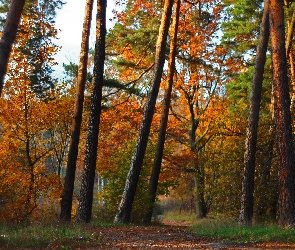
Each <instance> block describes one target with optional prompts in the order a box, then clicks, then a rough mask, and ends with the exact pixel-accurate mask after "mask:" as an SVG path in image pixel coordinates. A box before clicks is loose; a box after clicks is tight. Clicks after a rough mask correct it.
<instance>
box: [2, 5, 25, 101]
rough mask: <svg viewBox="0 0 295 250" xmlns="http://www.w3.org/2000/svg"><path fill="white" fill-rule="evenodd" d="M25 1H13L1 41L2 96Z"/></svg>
mask: <svg viewBox="0 0 295 250" xmlns="http://www.w3.org/2000/svg"><path fill="white" fill-rule="evenodd" d="M25 2H26V1H25V0H12V1H11V4H10V8H9V12H8V15H7V18H6V22H5V24H4V28H3V32H2V37H1V40H0V96H1V94H2V89H3V86H4V77H5V74H6V71H7V65H8V60H9V56H10V52H11V49H12V44H13V43H14V40H15V37H16V33H17V28H18V25H19V22H20V19H21V13H22V11H23V8H24V5H25Z"/></svg>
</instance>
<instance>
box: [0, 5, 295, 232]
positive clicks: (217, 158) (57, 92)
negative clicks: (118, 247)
mask: <svg viewBox="0 0 295 250" xmlns="http://www.w3.org/2000/svg"><path fill="white" fill-rule="evenodd" d="M65 4H67V3H66V2H64V1H62V0H51V1H47V0H34V1H25V0H1V1H0V13H1V15H0V26H1V39H0V94H1V97H0V159H1V160H0V222H1V223H2V222H3V223H19V222H22V221H38V220H41V219H42V220H47V221H61V222H70V221H77V222H86V223H88V222H90V221H91V219H92V217H93V216H100V217H101V218H104V219H105V220H108V221H112V222H115V223H125V224H128V223H130V222H132V223H144V224H150V223H151V222H152V220H153V218H154V216H155V215H157V213H158V214H159V213H161V212H162V210H164V211H169V210H177V211H179V212H180V213H181V212H182V211H186V212H190V213H193V214H194V216H195V217H196V218H204V217H207V216H211V217H218V216H226V217H231V218H234V219H235V220H236V221H237V222H239V223H241V224H245V225H251V224H252V223H253V222H271V223H277V224H278V225H280V226H281V227H282V228H288V227H294V225H295V155H294V138H293V136H294V131H295V130H294V129H295V128H294V127H293V125H292V123H293V120H294V115H295V58H294V55H295V54H294V53H295V52H294V47H293V44H294V42H293V38H294V24H295V3H294V2H293V1H291V0H284V1H283V0H264V1H262V0H255V1H254V0H133V1H131V0H117V1H116V3H115V8H114V10H113V11H112V14H113V16H112V17H111V21H112V22H113V24H114V25H113V27H112V28H110V29H107V28H106V23H107V21H108V20H107V17H106V8H107V1H106V0H97V2H94V1H93V0H85V10H81V11H85V13H84V16H85V18H84V23H83V30H81V35H82V43H81V52H80V58H79V63H78V64H77V63H75V62H69V63H66V64H65V63H64V64H63V65H60V62H58V61H57V60H56V54H57V52H58V51H59V50H60V49H61V48H60V47H58V46H57V45H56V39H58V37H59V32H61V31H60V30H58V29H57V28H56V26H55V18H56V15H57V11H58V10H59V9H61V8H62V7H63V6H64V5H65ZM94 9H96V15H94V14H93V12H94ZM92 19H94V20H95V23H96V27H91V20H92ZM65 21H66V20H65ZM92 31H94V32H96V34H95V37H96V40H95V46H94V47H91V44H90V42H89V39H90V32H92ZM56 65H60V66H61V67H62V69H63V73H62V75H61V76H56V74H55V72H54V66H56Z"/></svg>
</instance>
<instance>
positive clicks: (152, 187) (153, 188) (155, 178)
mask: <svg viewBox="0 0 295 250" xmlns="http://www.w3.org/2000/svg"><path fill="white" fill-rule="evenodd" d="M179 10H180V0H175V2H174V16H173V22H172V28H171V30H172V34H171V41H170V54H169V55H170V56H169V62H168V87H167V89H166V91H165V96H164V101H163V109H162V114H161V125H160V131H159V135H158V142H157V149H156V155H155V158H154V165H153V169H152V174H151V177H150V182H149V191H148V192H149V193H148V195H149V203H148V204H147V213H146V215H145V218H144V223H146V224H149V223H151V219H152V215H153V209H154V204H155V200H156V194H157V188H158V182H159V176H160V171H161V164H162V157H163V152H164V144H165V137H166V128H167V123H168V115H169V108H170V102H171V92H172V86H173V77H174V71H175V56H176V43H177V32H178V21H179Z"/></svg>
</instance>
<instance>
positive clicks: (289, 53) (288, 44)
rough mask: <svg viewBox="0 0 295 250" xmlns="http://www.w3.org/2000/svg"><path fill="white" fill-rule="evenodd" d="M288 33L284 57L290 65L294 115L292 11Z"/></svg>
mask: <svg viewBox="0 0 295 250" xmlns="http://www.w3.org/2000/svg"><path fill="white" fill-rule="evenodd" d="M287 23H288V31H287V32H288V33H287V37H286V56H287V59H288V58H289V65H290V73H291V79H290V80H291V83H290V86H291V88H292V91H291V93H292V97H291V106H290V109H291V113H294V108H295V107H294V105H295V62H294V55H293V47H292V38H293V36H294V27H295V11H293V14H292V18H291V20H288V22H287Z"/></svg>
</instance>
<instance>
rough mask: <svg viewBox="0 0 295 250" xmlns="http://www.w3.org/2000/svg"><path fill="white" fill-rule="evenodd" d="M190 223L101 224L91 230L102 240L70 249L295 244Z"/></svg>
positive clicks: (285, 246)
mask: <svg viewBox="0 0 295 250" xmlns="http://www.w3.org/2000/svg"><path fill="white" fill-rule="evenodd" d="M189 226H190V225H189V224H188V223H187V222H181V221H177V222H176V221H167V220H165V221H163V225H160V226H110V227H103V226H98V227H93V228H89V230H91V232H92V233H93V234H95V235H100V236H101V238H102V242H101V243H100V244H94V243H92V244H91V243H90V244H86V245H84V246H83V247H81V245H80V247H77V248H71V249H77V250H78V249H81V250H95V249H114V250H115V249H116V250H117V249H295V244H282V243H259V244H258V243H256V244H254V243H236V242H220V241H218V239H214V238H209V237H204V236H198V235H197V234H195V233H192V232H191V231H190V230H189ZM51 249H54V248H51ZM56 249H62V248H56Z"/></svg>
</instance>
